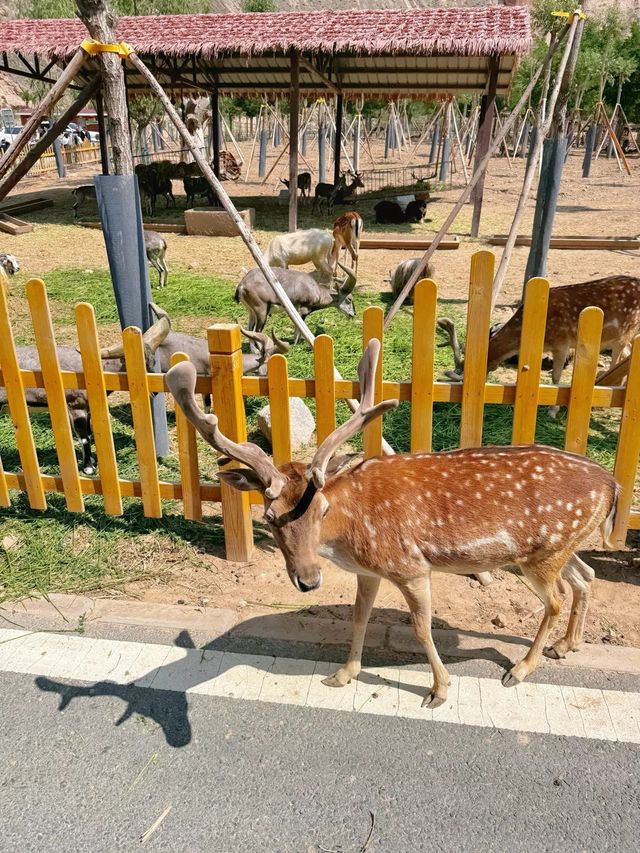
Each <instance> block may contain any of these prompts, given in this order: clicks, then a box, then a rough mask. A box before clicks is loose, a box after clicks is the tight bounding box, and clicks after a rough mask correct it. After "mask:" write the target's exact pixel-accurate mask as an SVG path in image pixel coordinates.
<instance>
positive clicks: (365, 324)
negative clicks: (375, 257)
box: [362, 306, 384, 459]
mask: <svg viewBox="0 0 640 853" xmlns="http://www.w3.org/2000/svg"><path fill="white" fill-rule="evenodd" d="M383 336H384V312H383V310H382V308H378V307H377V306H372V307H371V308H367V310H366V311H365V312H364V316H363V318H362V348H363V349H364V348H365V347H366V346H367V344H368V343H369V341H371V340H373V339H374V338H377V339H378V340H379V341H380V343H381V344H382V341H383ZM382 359H383V350H382V347H381V349H380V358H379V359H378V368H377V370H376V378H375V395H374V401H375V402H376V403H379V402H380V401H381V400H382ZM363 445H364V458H365V459H370V458H371V457H372V456H381V455H382V418H375V420H373V421H372V422H371V423H370V424H368V425H367V426H366V427H365V428H364V435H363Z"/></svg>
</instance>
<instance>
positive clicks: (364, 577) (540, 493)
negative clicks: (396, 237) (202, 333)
mask: <svg viewBox="0 0 640 853" xmlns="http://www.w3.org/2000/svg"><path fill="white" fill-rule="evenodd" d="M379 349H380V344H379V342H378V341H371V342H370V343H369V345H368V347H367V349H366V351H365V353H364V355H363V358H362V360H361V362H360V367H359V376H360V390H361V402H360V406H359V408H358V410H357V411H356V413H355V414H354V415H353V416H352V417H351V418H350V419H349V420H348V421H347V422H346V423H344V424H343V425H342V426H341V427H339V428H338V429H336V430H335V431H334V432H333V433H331V435H329V436H328V437H327V438H326V439H325V440H324V441H323V442H322V444H321V445H320V446H319V447H318V449H317V451H316V454H315V456H314V457H313V460H312V461H311V463H310V464H309V465H304V464H302V463H298V462H291V463H288V464H285V465H281V466H280V467H278V468H276V466H275V465H274V464H273V462H272V461H271V460H270V459H269V457H268V456H267V455H266V453H264V451H263V450H261V449H260V448H259V447H257V446H256V445H254V444H236V443H234V442H233V441H231V440H230V439H228V438H226V437H225V436H224V435H222V433H221V432H220V430H219V429H218V422H217V418H216V417H215V416H214V415H205V414H204V413H203V412H202V411H201V410H200V409H199V408H198V406H197V403H196V399H195V396H194V388H195V380H196V373H195V370H194V368H193V366H192V365H190V364H189V363H188V362H183V363H182V364H179V365H177V366H176V367H173V368H172V369H171V370H170V371H169V373H168V374H167V377H166V379H167V385H168V386H169V389H170V390H171V392H172V393H173V395H174V397H175V399H176V402H177V403H178V405H179V406H180V407H181V408H182V410H183V411H184V413H185V415H186V416H187V418H188V419H189V420H190V421H191V423H192V424H193V425H194V426H195V428H196V429H197V430H198V432H199V433H200V434H201V435H202V437H203V438H204V439H205V440H206V441H208V442H209V443H210V444H211V445H212V446H213V447H214V448H215V449H216V450H218V452H219V453H221V454H223V457H222V458H221V459H220V462H221V463H226V462H229V461H230V460H231V459H235V460H236V461H237V462H241V463H243V464H244V465H247V466H248V468H238V469H235V470H229V469H227V470H224V471H221V472H220V478H221V479H222V480H223V481H224V482H225V483H227V484H228V485H230V486H233V487H234V488H236V489H239V490H241V491H247V490H252V489H257V490H258V491H260V492H261V493H262V495H263V496H264V503H265V513H264V518H265V521H266V522H267V524H268V525H269V528H270V529H271V532H272V533H273V537H274V539H275V541H276V543H277V545H278V547H279V548H280V550H281V551H282V553H283V555H284V558H285V562H286V566H287V572H288V574H289V577H290V578H291V581H292V582H293V584H294V586H295V587H296V588H297V589H298V590H300V591H302V592H308V591H310V590H313V589H317V588H318V587H319V586H320V584H321V583H322V574H321V570H320V562H319V556H323V557H327V558H328V559H329V560H331V561H332V562H334V563H335V564H336V565H337V566H339V567H340V568H342V569H345V570H346V571H348V572H355V573H356V574H357V577H358V592H357V597H356V603H355V610H354V632H353V639H352V645H351V651H350V653H349V657H348V660H347V662H346V664H345V665H344V666H343V667H341V668H340V669H339V670H338V671H337V672H336V673H335V674H334V675H332V676H331V677H330V678H328V679H326V680H325V684H327V685H328V686H330V687H342V686H344V685H345V684H347V683H348V682H349V681H350V680H351V679H352V678H355V677H356V676H357V675H358V673H359V672H360V661H361V655H362V646H363V641H364V635H365V631H366V626H367V622H368V620H369V616H370V614H371V610H372V607H373V603H374V600H375V597H376V593H377V592H378V587H379V585H380V580H381V579H382V578H385V579H387V580H389V581H391V583H393V584H395V585H396V586H397V587H398V588H399V590H400V591H401V592H402V594H403V596H404V598H405V599H406V601H407V604H408V606H409V609H410V611H411V615H412V618H413V625H414V629H415V632H416V635H417V637H418V639H419V641H420V643H421V644H422V645H423V646H424V649H425V651H426V654H427V657H428V659H429V663H430V664H431V668H432V670H433V681H434V683H433V688H429V689H428V690H427V693H426V696H425V699H424V702H423V705H426V706H428V707H430V708H435V707H437V706H438V705H440V704H442V703H443V702H444V701H445V699H446V697H447V688H448V684H449V678H448V674H447V670H446V669H445V667H444V666H443V664H442V662H441V660H440V658H439V656H438V652H437V651H436V648H435V645H434V643H433V638H432V636H431V591H430V577H431V572H432V571H442V572H449V573H454V574H470V573H475V572H478V571H484V570H485V569H489V568H495V567H497V566H516V567H519V569H520V570H521V572H522V574H523V575H524V576H525V577H526V578H527V579H528V581H529V583H530V584H531V586H532V587H533V589H534V590H535V592H536V593H537V594H538V595H539V596H540V598H541V599H542V601H543V604H544V617H543V619H542V623H541V625H540V628H539V630H538V633H537V635H536V637H535V640H534V642H533V645H532V646H531V648H530V649H529V651H528V652H527V654H526V655H525V657H524V658H523V660H521V661H520V662H519V663H518V664H516V665H515V666H514V667H513V668H512V669H511V670H510V671H509V672H507V673H505V675H504V677H503V684H504V685H505V686H511V685H513V684H517V683H518V682H520V681H522V680H523V679H524V678H525V677H526V676H527V675H529V674H530V673H531V672H532V671H533V670H534V669H535V668H536V666H537V664H538V662H539V660H540V656H541V654H542V652H543V650H544V651H545V653H546V654H547V655H548V656H549V657H553V658H560V657H564V656H565V655H566V653H567V652H568V651H569V650H573V649H576V648H577V647H578V645H579V644H580V641H581V639H582V634H583V629H584V622H585V616H586V612H587V604H588V597H589V583H590V581H591V580H592V579H593V577H594V572H593V570H592V569H591V568H590V566H588V565H587V564H586V563H584V562H583V561H582V560H581V559H580V557H578V556H577V554H576V551H577V549H578V548H579V547H580V546H581V545H583V543H584V541H585V539H586V538H587V537H588V536H589V534H590V533H591V532H592V531H594V530H595V529H596V528H597V527H598V526H600V527H601V529H602V532H603V535H604V538H605V542H607V543H608V541H609V536H610V534H611V531H612V528H613V525H614V523H615V516H616V508H617V500H618V486H617V484H616V482H615V480H614V479H613V478H612V477H611V475H610V474H608V473H607V472H606V471H604V470H603V469H602V468H601V467H600V466H598V465H596V464H595V463H593V462H590V461H589V460H587V459H585V458H583V457H581V456H575V455H573V454H571V453H565V452H564V451H562V450H556V449H554V448H550V447H539V446H536V445H532V446H527V447H484V448H477V449H468V450H467V449H465V450H457V451H453V452H447V453H416V454H412V455H397V456H386V457H381V458H374V459H368V460H366V461H365V462H362V463H360V464H359V465H357V466H356V467H355V468H352V469H350V470H344V468H343V470H342V472H340V469H341V466H343V463H344V457H343V458H342V459H334V454H335V453H336V451H337V450H338V448H339V447H340V445H341V444H343V442H345V441H348V440H349V439H350V438H352V436H354V435H355V434H356V433H357V432H359V431H360V430H361V429H362V428H363V427H364V426H365V425H366V424H367V423H369V422H371V421H373V420H374V419H375V418H377V417H380V416H381V415H382V414H383V413H384V412H386V411H388V410H389V409H392V408H394V407H395V406H396V405H397V404H398V401H397V400H386V401H383V402H381V403H378V404H377V405H374V402H373V395H374V376H375V369H376V365H377V361H378V354H379ZM560 578H562V579H564V580H566V581H567V583H568V584H569V585H570V587H571V589H572V592H573V603H572V608H571V616H570V618H569V625H568V628H567V632H566V634H565V636H564V637H563V638H562V639H560V640H557V641H556V642H555V643H554V644H553V645H552V646H551V647H549V648H546V647H545V643H546V641H547V638H548V636H549V633H550V632H551V631H552V630H553V628H554V626H555V624H556V622H557V619H558V616H559V613H560V599H559V597H558V581H559V580H560Z"/></svg>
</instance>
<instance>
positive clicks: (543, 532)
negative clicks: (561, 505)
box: [540, 524, 549, 536]
mask: <svg viewBox="0 0 640 853" xmlns="http://www.w3.org/2000/svg"><path fill="white" fill-rule="evenodd" d="M548 532H549V528H548V527H547V525H546V524H542V525H541V526H540V536H546V535H547V533H548Z"/></svg>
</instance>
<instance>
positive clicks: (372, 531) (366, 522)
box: [363, 515, 376, 539]
mask: <svg viewBox="0 0 640 853" xmlns="http://www.w3.org/2000/svg"><path fill="white" fill-rule="evenodd" d="M363 521H364V526H365V527H366V528H367V530H368V531H369V534H370V535H371V538H372V539H375V538H376V529H375V527H374V526H373V524H371V522H370V521H369V519H368V518H367V516H366V515H365V517H364V518H363Z"/></svg>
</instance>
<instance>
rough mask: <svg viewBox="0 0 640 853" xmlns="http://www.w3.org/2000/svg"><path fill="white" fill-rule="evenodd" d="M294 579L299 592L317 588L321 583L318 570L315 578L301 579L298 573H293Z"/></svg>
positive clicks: (320, 574)
mask: <svg viewBox="0 0 640 853" xmlns="http://www.w3.org/2000/svg"><path fill="white" fill-rule="evenodd" d="M294 581H295V585H296V586H297V587H298V589H299V590H300V592H311V590H312V589H318V587H319V586H320V584H321V583H322V573H321V572H318V574H317V575H316V577H315V578H312V579H309V578H305V580H302V578H301V577H300V575H295V578H294Z"/></svg>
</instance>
